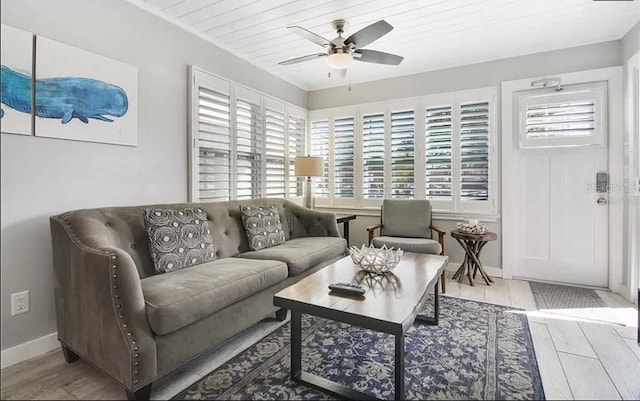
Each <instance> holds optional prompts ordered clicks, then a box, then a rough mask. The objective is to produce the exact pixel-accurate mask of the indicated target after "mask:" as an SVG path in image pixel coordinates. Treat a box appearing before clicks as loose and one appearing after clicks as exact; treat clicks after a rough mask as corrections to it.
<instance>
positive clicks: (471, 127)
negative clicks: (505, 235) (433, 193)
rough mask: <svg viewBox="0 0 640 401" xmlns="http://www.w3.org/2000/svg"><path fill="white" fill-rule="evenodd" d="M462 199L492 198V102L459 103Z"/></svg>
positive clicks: (482, 199) (481, 199)
mask: <svg viewBox="0 0 640 401" xmlns="http://www.w3.org/2000/svg"><path fill="white" fill-rule="evenodd" d="M460 198H461V200H463V201H486V200H487V199H489V102H480V103H467V104H463V105H461V106H460Z"/></svg>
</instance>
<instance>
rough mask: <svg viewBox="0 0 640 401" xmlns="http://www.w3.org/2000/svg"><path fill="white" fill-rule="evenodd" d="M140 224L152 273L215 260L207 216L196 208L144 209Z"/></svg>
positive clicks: (214, 248) (214, 249)
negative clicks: (148, 250) (147, 249)
mask: <svg viewBox="0 0 640 401" xmlns="http://www.w3.org/2000/svg"><path fill="white" fill-rule="evenodd" d="M144 224H145V226H146V227H147V232H148V233H149V249H150V251H151V258H152V259H153V264H154V265H155V272H156V274H160V273H166V272H170V271H174V270H178V269H184V268H185V267H189V266H193V265H198V264H201V263H205V262H211V261H213V260H215V259H216V247H215V245H214V244H213V239H212V238H211V232H210V231H209V227H208V221H207V213H206V212H205V211H204V210H202V209H200V208H196V209H181V210H172V209H144Z"/></svg>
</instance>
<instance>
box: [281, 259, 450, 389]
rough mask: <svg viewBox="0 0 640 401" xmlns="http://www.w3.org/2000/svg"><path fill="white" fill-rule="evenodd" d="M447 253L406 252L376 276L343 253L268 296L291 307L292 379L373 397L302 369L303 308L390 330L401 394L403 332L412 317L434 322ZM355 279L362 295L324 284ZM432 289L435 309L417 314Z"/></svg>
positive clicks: (396, 381)
mask: <svg viewBox="0 0 640 401" xmlns="http://www.w3.org/2000/svg"><path fill="white" fill-rule="evenodd" d="M447 261H448V257H447V256H440V255H426V254H418V253H410V252H405V254H404V255H403V257H402V260H401V261H400V263H399V264H398V266H396V268H395V269H394V270H393V272H392V274H388V275H387V276H384V277H376V276H371V275H368V274H366V273H364V272H362V271H361V270H360V269H359V268H358V267H357V266H355V265H354V263H353V262H352V261H351V257H349V256H347V257H345V258H343V259H340V260H339V261H337V262H335V263H332V264H330V265H329V266H327V267H325V268H323V269H322V270H319V271H317V272H316V273H314V274H312V275H310V276H308V277H306V278H304V279H302V280H301V281H299V282H298V283H296V284H294V285H292V286H290V287H287V288H285V289H284V290H282V291H280V292H279V293H277V294H276V295H274V297H273V304H274V305H276V306H279V307H281V308H283V309H288V310H291V379H292V380H294V381H297V382H299V383H303V384H306V385H308V386H311V387H314V388H317V389H320V390H322V391H325V392H328V393H329V394H331V395H334V396H336V397H338V398H350V399H357V400H370V399H375V398H373V397H372V396H370V395H368V394H364V393H361V392H358V391H355V390H353V389H351V388H349V387H346V386H343V385H341V384H338V383H335V382H332V381H330V380H327V379H324V378H322V377H320V376H317V375H314V374H312V373H308V372H303V371H302V333H301V329H302V324H301V316H302V314H303V313H306V314H309V315H315V316H319V317H323V318H326V319H331V320H335V321H338V322H343V323H348V324H352V325H355V326H360V327H364V328H366V329H371V330H375V331H380V332H384V333H389V334H393V335H394V336H395V343H396V345H395V399H396V400H400V399H403V398H404V337H405V334H406V332H407V330H409V328H410V327H411V325H412V324H413V322H414V320H416V319H417V320H420V321H426V323H427V324H432V325H437V324H438V315H439V293H438V283H439V281H440V274H441V273H442V271H443V269H444V268H445V266H446V264H447ZM336 282H349V283H351V282H359V283H360V284H362V285H363V286H364V287H365V289H366V290H367V292H366V293H365V294H364V295H363V296H339V295H334V294H333V293H331V294H330V290H329V288H328V286H329V284H332V283H336ZM431 290H433V291H434V295H435V296H434V314H433V316H430V317H423V316H418V312H420V310H421V309H422V305H423V303H424V301H425V300H426V298H427V296H428V294H429V291H431Z"/></svg>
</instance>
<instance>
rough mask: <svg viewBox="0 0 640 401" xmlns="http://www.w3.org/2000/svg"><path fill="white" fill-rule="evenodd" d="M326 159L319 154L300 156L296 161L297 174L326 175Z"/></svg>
mask: <svg viewBox="0 0 640 401" xmlns="http://www.w3.org/2000/svg"><path fill="white" fill-rule="evenodd" d="M323 164H324V159H323V158H322V157H317V156H298V157H296V160H295V161H294V166H295V173H296V175H297V176H304V177H321V176H323V175H324V166H323Z"/></svg>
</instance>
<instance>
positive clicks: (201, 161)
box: [195, 86, 231, 201]
mask: <svg viewBox="0 0 640 401" xmlns="http://www.w3.org/2000/svg"><path fill="white" fill-rule="evenodd" d="M230 120H231V115H230V98H229V95H227V94H225V93H222V92H218V91H214V90H211V89H208V88H205V87H202V86H198V87H197V122H196V127H197V128H196V130H197V133H196V135H197V143H196V146H197V151H198V156H197V160H198V168H197V171H198V176H197V177H196V178H195V179H196V180H197V184H198V197H199V199H200V200H204V201H208V200H212V201H224V200H229V199H230V197H231V193H230V187H231V180H230V178H231V177H230V173H231V139H230V138H231V130H230Z"/></svg>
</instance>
